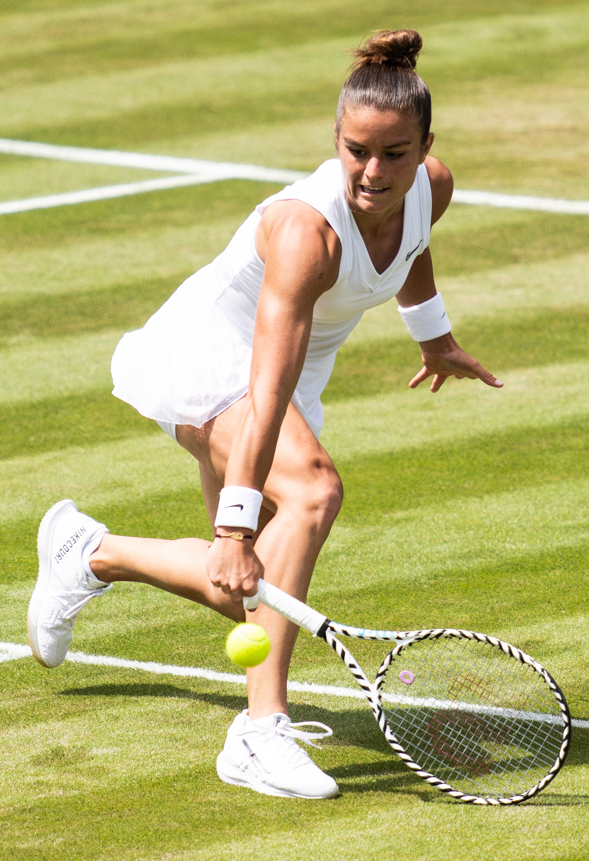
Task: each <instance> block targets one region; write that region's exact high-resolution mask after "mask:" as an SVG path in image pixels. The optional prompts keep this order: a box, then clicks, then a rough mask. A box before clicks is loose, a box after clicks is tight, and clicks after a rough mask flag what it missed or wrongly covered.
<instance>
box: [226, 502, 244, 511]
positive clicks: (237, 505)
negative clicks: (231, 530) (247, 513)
mask: <svg viewBox="0 0 589 861" xmlns="http://www.w3.org/2000/svg"><path fill="white" fill-rule="evenodd" d="M225 508H239V509H240V510H241V511H243V505H239V504H238V503H236V504H235V505H226V506H225Z"/></svg>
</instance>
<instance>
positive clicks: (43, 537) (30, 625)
mask: <svg viewBox="0 0 589 861" xmlns="http://www.w3.org/2000/svg"><path fill="white" fill-rule="evenodd" d="M72 505H73V506H74V508H76V511H77V507H76V504H75V503H74V502H73V501H72V500H71V499H62V500H61V501H60V502H56V503H55V505H53V506H52V507H51V508H50V509H49V511H48V512H47V514H46V515H45V517H44V518H43V520H42V521H41V524H40V526H39V532H38V535H37V554H38V556H39V576H38V577H37V583H36V585H35V589H34V591H33V594H32V596H31V600H30V603H29V610H28V613H27V633H28V637H29V645H30V647H31V651H32V653H33V657H34V658H35V660H36V661H38V662H39V663H40V664H41V666H42V667H46V668H47V669H48V670H52V669H54V668H55V667H57V666H59V664H47V663H46V662H45V661H44V660H43V658H42V656H41V649H40V647H39V641H38V639H37V617H38V615H39V609H40V607H41V605H42V603H43V600H44V598H45V593H46V592H47V587H48V585H49V573H50V570H51V565H50V557H49V549H48V548H49V547H50V546H51V538H52V533H53V531H54V529H55V525H56V522H57V520H58V517H59V516H61V514H62V513H63V511H65V509H66V508H69V507H70V506H72ZM60 663H61V662H60Z"/></svg>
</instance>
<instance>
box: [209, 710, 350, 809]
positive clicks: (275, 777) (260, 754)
mask: <svg viewBox="0 0 589 861" xmlns="http://www.w3.org/2000/svg"><path fill="white" fill-rule="evenodd" d="M301 726H316V727H320V728H321V729H322V730H323V732H320V733H317V732H305V731H303V730H300V729H298V727H301ZM328 735H332V730H331V729H330V728H329V727H328V726H325V724H322V723H317V722H316V721H306V722H305V723H291V721H290V718H289V717H288V716H287V715H285V714H280V713H278V714H273V715H269V716H268V717H265V718H260V719H258V720H255V721H253V720H250V718H249V717H248V714H247V711H243V712H242V713H241V714H239V715H237V717H236V718H235V720H234V721H233V723H232V724H231V726H230V727H229V730H228V732H227V740H226V742H225V747H224V748H223V750H222V751H221V753H220V754H219V756H218V757H217V774H218V775H219V777H220V778H221V780H223V781H224V782H225V783H232V784H235V785H236V786H247V787H249V788H250V789H255V790H256V792H261V793H263V794H264V795H282V796H286V797H287V798H333V797H334V796H335V795H339V789H338V785H337V783H336V782H335V780H334V779H333V778H332V777H329V775H328V774H324V772H323V771H321V769H320V768H318V767H317V766H316V765H315V763H314V762H313V761H312V760H311V759H310V758H309V756H308V754H307V753H306V751H304V750H302V749H301V748H300V747H299V746H298V744H297V743H296V741H295V739H299V740H300V741H302V742H304V743H305V744H310V745H312V746H313V747H319V745H317V744H314V743H313V741H311V739H313V738H324V737H325V736H328Z"/></svg>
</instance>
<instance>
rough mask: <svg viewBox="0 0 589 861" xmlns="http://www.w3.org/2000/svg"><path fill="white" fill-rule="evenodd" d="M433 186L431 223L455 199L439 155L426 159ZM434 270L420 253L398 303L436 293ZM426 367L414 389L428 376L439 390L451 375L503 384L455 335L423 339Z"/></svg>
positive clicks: (412, 384) (425, 298) (413, 383)
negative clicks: (467, 351) (466, 351)
mask: <svg viewBox="0 0 589 861" xmlns="http://www.w3.org/2000/svg"><path fill="white" fill-rule="evenodd" d="M425 165H426V168H427V172H428V174H429V178H430V183H431V188H432V225H433V224H435V222H436V221H438V220H439V219H440V218H441V217H442V215H443V214H444V212H445V211H446V209H447V208H448V206H449V204H450V200H451V199H452V190H453V185H454V184H453V181H452V174H451V173H450V171H449V170H448V168H447V167H446V166H445V165H444V164H442V162H441V161H438V159H436V158H432V157H431V156H428V157H427V158H426V160H425ZM436 292H437V291H436V285H435V282H434V271H433V266H432V258H431V254H430V250H429V248H426V249H425V251H424V252H423V254H420V255H419V257H417V258H416V259H415V261H414V263H413V266H412V267H411V270H410V272H409V275H408V276H407V280H406V281H405V283H404V284H403V287H402V288H401V289H400V290H399V292H398V293H397V302H398V303H399V305H400V306H401V307H402V308H410V307H413V306H415V305H421V304H422V303H423V302H427V301H428V299H433V297H434V296H435V295H436ZM419 344H420V347H421V360H422V362H423V368H422V369H421V371H420V372H419V373H418V374H416V376H415V377H413V379H412V380H411V382H410V383H409V386H410V388H412V389H414V388H416V386H418V385H419V384H420V383H422V382H423V381H424V380H426V379H427V378H428V377H433V378H434V379H433V381H432V384H431V386H430V390H431V391H432V392H437V391H438V390H439V389H440V387H441V386H443V384H444V382H445V381H446V380H447V379H448V377H457V378H458V379H463V378H464V377H467V378H468V379H471V380H476V379H478V380H482V381H483V383H485V384H486V385H487V386H492V387H493V388H501V386H502V385H503V383H502V382H501V381H500V380H498V379H497V378H496V377H494V376H493V374H492V373H491V372H490V371H487V370H485V368H483V366H482V365H481V364H480V363H479V362H477V360H476V359H473V357H472V356H469V355H468V353H465V352H464V350H463V349H462V348H461V347H460V346H459V345H458V344H457V343H456V341H455V340H454V338H453V337H452V334H451V333H450V332H448V334H447V335H441V336H440V337H438V338H432V339H431V340H429V341H420V342H419Z"/></svg>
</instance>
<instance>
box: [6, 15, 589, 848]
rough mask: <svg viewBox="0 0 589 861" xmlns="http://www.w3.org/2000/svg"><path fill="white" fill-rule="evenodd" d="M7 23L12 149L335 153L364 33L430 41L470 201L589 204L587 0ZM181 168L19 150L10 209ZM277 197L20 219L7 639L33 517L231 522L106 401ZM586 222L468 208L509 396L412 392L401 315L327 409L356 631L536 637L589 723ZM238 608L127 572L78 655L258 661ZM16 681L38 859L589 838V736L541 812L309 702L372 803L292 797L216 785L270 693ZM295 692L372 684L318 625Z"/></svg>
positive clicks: (441, 255) (306, 708) (187, 469)
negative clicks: (489, 196) (439, 770)
mask: <svg viewBox="0 0 589 861" xmlns="http://www.w3.org/2000/svg"><path fill="white" fill-rule="evenodd" d="M0 21H1V23H0V46H1V50H0V67H1V70H2V74H1V76H0V112H1V115H2V135H3V136H4V137H6V138H11V139H18V140H25V141H39V142H45V143H52V144H62V145H67V146H81V147H95V148H104V149H116V150H122V151H131V152H145V153H155V154H161V155H176V156H184V157H192V158H201V159H209V160H213V161H215V160H217V161H228V162H240V163H246V164H255V165H263V166H270V167H280V168H292V169H296V170H305V171H311V170H313V169H314V168H315V167H316V166H317V165H318V164H319V163H320V162H321V161H322V160H324V159H326V158H329V157H331V156H332V154H333V145H332V127H331V126H332V122H333V116H334V112H335V104H336V100H337V95H338V93H339V89H340V86H341V83H342V81H343V79H344V75H345V71H346V68H347V66H348V64H349V61H350V58H349V56H348V55H347V54H346V49H348V48H353V47H355V46H356V45H357V44H358V43H359V41H360V40H361V39H362V38H363V37H364V36H365V35H366V34H367V33H368V32H369V31H370V30H371V29H373V28H384V27H387V28H390V29H397V28H399V27H404V26H409V27H413V28H414V29H418V30H419V31H420V32H421V34H422V36H423V39H424V50H423V53H422V56H421V58H420V60H419V63H418V67H417V68H418V71H419V72H420V74H421V75H422V76H423V77H424V79H425V80H426V81H427V82H428V84H429V85H430V88H431V90H432V96H433V103H434V123H433V130H434V131H435V134H436V142H435V144H434V149H433V154H434V155H437V156H438V157H439V158H441V159H442V160H443V161H445V162H446V163H447V164H448V165H449V166H450V168H451V169H452V171H453V173H454V176H455V182H456V186H457V187H458V188H460V189H477V190H484V191H496V192H502V193H506V194H524V195H535V196H541V197H553V198H564V199H570V200H586V199H589V183H588V180H589V162H588V159H587V139H588V135H589V114H588V111H587V89H588V87H589V65H588V63H587V56H588V50H589V4H587V3H567V2H557V0H513V2H512V3H509V4H506V3H504V2H500V0H447V2H445V3H443V4H442V3H439V2H435V0H419V2H409V0H396V2H394V3H393V2H391V0H388V2H385V0H370V2H368V0H354V2H352V0H338V2H335V0H297V2H296V3H295V2H292V0H280V2H277V0H265V2H264V0H252V2H248V3H244V2H236V0H198V2H197V3H194V2H187V0H161V2H159V3H153V2H151V0H119V2H116V0H115V2H108V0H27V2H25V3H23V2H20V0H5V2H4V3H3V4H2V12H1V19H0ZM154 176H156V174H153V173H152V172H148V171H144V170H138V169H134V168H122V167H108V166H101V165H91V164H81V163H79V164H73V163H67V162H60V161H49V160H44V159H35V158H26V157H20V156H9V155H2V156H0V188H1V189H2V191H1V192H0V198H1V200H3V201H8V200H21V199H25V198H29V197H36V196H40V195H48V194H59V193H63V192H67V191H75V190H80V189H86V188H93V187H97V186H103V185H104V186H105V185H111V184H116V183H123V182H133V181H139V180H143V179H151V178H153V177H154ZM279 187H280V186H278V185H276V184H271V183H267V182H254V181H246V180H235V181H225V182H217V183H213V184H210V185H201V186H194V187H189V188H179V189H174V190H168V191H163V192H157V193H152V194H143V195H138V196H135V197H128V198H122V199H119V200H106V201H100V202H96V203H86V204H81V205H76V206H63V207H59V208H54V209H47V210H36V211H31V212H24V213H19V214H13V215H3V216H0V253H1V255H2V261H3V262H2V268H1V274H0V528H1V535H2V539H1V542H0V641H2V642H6V643H16V644H25V643H26V626H25V617H26V608H27V605H28V601H29V598H30V595H31V592H32V589H33V584H34V581H35V578H36V570H37V560H36V550H35V538H36V531H37V528H38V523H39V521H40V519H41V517H42V515H43V513H44V512H45V511H46V509H47V508H49V506H50V505H52V504H53V502H55V501H56V500H58V499H60V498H62V497H71V498H73V499H74V500H76V502H77V503H78V505H79V507H80V508H81V509H82V510H86V511H87V512H88V513H90V514H92V515H93V516H94V517H97V518H98V519H102V520H103V521H104V522H105V523H106V524H107V525H108V526H109V528H110V529H111V531H112V532H115V533H116V532H118V533H123V534H137V535H145V536H155V537H163V538H175V537H182V536H185V535H193V534H196V535H201V536H207V535H208V534H209V532H210V530H209V526H208V522H207V520H206V515H205V509H204V504H203V501H202V498H201V495H200V491H199V484H198V471H197V468H196V466H195V464H193V463H192V462H191V459H190V457H189V456H188V455H187V454H186V453H185V452H183V451H182V450H181V449H180V448H179V447H177V446H174V445H173V443H172V442H171V440H170V439H169V438H168V437H167V436H165V435H164V434H163V433H162V432H161V431H160V430H159V428H158V427H157V426H156V425H155V424H154V423H153V422H150V421H148V420H146V419H143V418H142V417H141V416H139V415H137V414H136V413H134V411H133V410H132V408H130V407H128V406H126V405H124V404H122V403H120V402H118V401H116V400H115V399H114V398H113V397H112V396H111V395H110V372H109V366H110V357H111V354H112V352H113V350H114V347H115V345H116V343H117V341H118V340H119V338H120V337H121V335H122V333H123V332H124V331H127V330H130V329H133V328H137V327H139V326H141V325H143V323H144V322H145V321H146V319H147V318H148V317H149V316H150V314H151V313H152V312H153V311H154V310H155V309H156V308H157V307H159V305H160V304H161V303H162V302H163V301H164V300H165V298H166V297H167V296H168V295H169V294H170V293H171V292H172V291H173V290H174V289H175V288H176V287H177V286H178V284H180V283H181V281H182V280H184V278H186V277H187V276H188V275H190V274H191V273H192V272H193V271H195V270H196V269H197V268H199V267H200V266H202V265H204V264H205V263H207V262H208V261H209V260H211V259H212V258H213V257H214V256H215V255H216V254H217V253H218V252H219V251H220V250H221V249H222V248H223V247H224V246H225V244H226V243H227V241H228V240H229V238H230V237H231V235H232V234H233V232H234V231H235V229H236V228H237V227H238V225H239V224H240V223H241V221H242V220H243V219H244V218H245V217H246V216H247V215H248V214H249V212H250V211H251V209H252V208H253V206H254V205H255V204H256V203H258V202H259V201H260V200H262V199H263V198H264V197H267V196H268V195H270V194H271V193H273V192H274V191H276V190H278V188H279ZM588 227H589V220H588V219H587V217H586V216H575V215H563V214H550V213H545V212H534V211H525V210H510V209H500V208H493V207H484V206H465V205H458V204H452V205H451V207H450V209H449V210H448V212H447V214H446V215H445V217H444V218H443V219H442V221H441V223H440V224H439V225H438V226H437V227H436V228H435V230H434V233H433V238H432V254H433V258H434V266H435V269H436V273H437V282H438V288H439V290H440V291H441V292H442V294H443V296H444V299H445V302H446V307H447V308H448V312H449V316H450V318H451V319H452V321H453V324H454V330H455V334H456V335H457V337H458V339H459V341H460V343H461V344H462V345H463V346H464V347H465V348H466V349H467V350H468V351H470V352H472V353H473V354H474V355H476V356H477V358H478V359H479V360H480V361H481V362H482V364H483V365H485V366H487V367H489V369H490V370H492V371H493V372H494V373H495V374H496V375H497V376H498V377H499V378H500V379H503V380H504V381H505V388H504V389H503V390H501V391H494V390H490V389H487V388H485V387H483V386H482V384H475V383H472V382H467V381H451V382H450V383H448V384H446V385H445V386H444V388H443V389H442V391H440V392H439V393H438V394H437V395H435V396H434V395H432V394H431V393H430V392H429V391H428V390H427V388H424V387H421V388H420V389H418V390H417V391H410V390H409V389H408V388H407V382H408V380H409V379H410V378H411V376H412V375H413V374H414V373H415V372H416V370H417V369H418V368H419V367H420V365H419V361H418V360H419V354H418V351H417V350H416V347H415V345H414V344H413V342H412V341H411V339H410V338H409V336H408V334H407V333H406V331H405V329H404V327H403V324H402V322H401V320H400V317H399V314H398V313H397V311H396V303H389V305H385V306H381V307H380V308H378V309H376V310H374V311H371V312H369V313H368V314H367V315H366V316H365V317H364V319H363V321H362V323H361V324H360V326H359V327H358V329H357V330H356V331H355V332H354V333H353V335H352V337H351V338H350V340H349V342H348V343H347V344H346V345H345V346H344V348H343V349H342V350H341V354H340V357H339V359H338V363H337V365H336V370H335V373H334V376H333V378H332V380H331V382H330V384H329V387H328V389H327V391H326V394H325V399H324V400H325V404H326V425H325V430H324V434H323V436H322V442H323V443H324V445H325V446H326V448H327V450H328V451H329V452H330V454H331V455H332V456H333V458H334V460H335V462H336V465H337V467H338V469H339V470H340V472H341V475H342V477H343V480H344V486H345V489H346V500H345V503H344V508H343V510H342V513H341V515H340V517H339V518H338V521H337V522H336V526H335V528H334V530H333V533H332V536H331V538H330V540H329V542H328V544H327V546H326V547H325V549H324V552H323V554H322V556H321V557H320V560H319V564H318V566H317V570H316V575H315V577H314V580H313V583H312V586H311V592H310V603H311V604H312V605H313V606H315V607H316V608H317V609H318V610H321V611H323V612H325V613H326V614H327V615H329V616H331V617H332V618H335V619H337V620H338V621H342V622H350V623H352V624H357V625H366V626H370V627H396V628H400V629H409V628H413V627H429V626H432V627H435V626H456V627H466V628H472V629H474V630H481V631H483V632H485V633H491V634H495V635H497V636H500V637H502V638H503V639H506V640H508V641H511V642H513V643H515V644H516V645H518V646H520V647H521V648H523V649H524V650H526V651H528V652H529V653H531V654H532V655H533V656H534V657H536V658H537V659H538V660H539V661H541V662H542V663H543V664H544V665H545V666H546V667H547V669H548V670H549V671H550V672H551V673H552V674H553V675H554V676H555V677H556V679H557V680H558V681H559V683H560V684H561V686H562V687H563V690H564V692H565V694H566V696H567V699H568V701H569V705H570V707H571V712H572V714H573V717H574V718H576V719H583V720H587V719H589V673H588V670H587V654H588V651H589V633H588V630H589V628H588V622H589V598H588V594H589V590H588V586H589V577H588V574H587V562H588V557H589V550H588V541H587V539H588V534H589V529H588V524H587V504H588V502H589V479H588V474H587V473H588V471H587V427H588V424H587V423H588V418H589V399H588V397H587V376H588V372H589V355H588V349H587V325H588V322H589V301H588V298H587V286H586V283H587V279H586V272H587V266H588V263H589V251H588V249H587V228H588ZM230 627H231V625H230V623H229V622H228V621H226V620H223V619H221V618H220V617H216V616H214V615H213V614H212V613H210V612H209V611H207V610H205V609H204V608H201V607H199V606H193V605H191V604H190V603H188V602H186V601H183V600H181V599H179V598H175V597H173V596H171V595H167V594H165V593H163V592H158V591H156V590H153V589H152V590H150V589H149V588H146V587H141V586H132V585H130V584H119V585H117V586H116V588H115V589H114V590H112V592H110V593H109V594H108V595H107V596H105V597H104V598H103V599H102V600H100V601H95V602H92V603H91V604H90V605H89V606H88V607H87V608H85V609H84V610H83V611H82V613H81V615H80V617H79V619H78V622H77V624H76V629H75V635H74V644H73V648H74V649H75V650H77V651H83V652H85V653H87V654H89V655H107V656H113V657H119V658H124V659H128V660H136V661H154V662H159V663H163V664H174V665H180V666H188V667H204V668H209V669H212V670H217V671H220V672H225V673H232V672H234V671H235V668H234V667H233V666H232V665H231V664H230V663H229V661H228V660H227V658H226V657H225V656H224V653H223V642H224V638H225V637H226V635H227V633H228V631H229V629H230ZM351 646H352V651H353V652H354V651H356V650H355V648H354V646H355V644H351ZM384 651H386V650H383V649H382V647H381V649H380V650H379V659H380V658H381V657H382V655H383V653H384ZM3 654H4V655H5V654H6V653H2V652H1V651H0V657H3ZM360 658H361V659H362V656H360ZM375 660H376V659H375ZM368 666H369V667H370V666H371V665H370V662H369V664H368ZM0 678H1V684H0V697H1V703H2V709H1V712H0V739H1V742H0V746H1V750H2V766H3V767H2V771H1V777H0V781H1V791H0V820H1V822H2V827H1V833H0V857H2V858H7V859H10V861H33V859H35V861H61V859H67V861H209V859H210V861H213V859H214V861H220V859H223V861H225V859H227V861H233V859H235V858H239V859H240V861H260V859H267V858H273V859H277V861H299V859H303V858H304V859H306V861H324V859H330V858H331V859H334V861H356V859H367V861H372V859H380V858H382V857H383V856H385V855H386V856H388V857H397V856H398V857H402V858H404V859H406V861H421V859H428V861H442V859H444V861H446V859H448V861H474V859H477V861H512V859H514V858H518V859H519V861H537V860H538V859H542V861H580V859H586V858H589V836H588V835H589V815H588V809H589V808H588V801H589V792H588V787H589V730H587V729H576V732H575V735H574V739H573V744H572V750H571V753H570V755H569V759H568V762H567V765H566V766H565V768H564V769H563V771H562V772H561V773H560V775H558V776H557V778H556V780H555V781H554V783H552V784H551V785H550V787H549V788H548V789H547V790H546V791H545V792H544V793H542V794H541V795H540V796H538V797H537V798H536V799H534V800H533V801H531V802H530V803H528V804H525V805H522V806H520V807H515V808H512V809H486V808H484V809H473V808H470V807H462V806H460V805H459V804H456V803H453V802H451V801H450V800H448V799H446V798H444V797H443V796H442V795H441V793H439V792H436V791H435V790H433V789H430V788H428V787H427V786H426V785H425V784H424V783H423V781H421V780H419V779H418V778H416V777H414V776H413V775H412V774H411V773H410V772H409V771H408V770H406V769H405V767H404V766H403V765H402V764H401V763H400V762H399V761H397V759H396V758H394V757H393V755H392V754H391V753H390V752H389V749H388V746H387V745H386V743H385V741H384V739H383V738H382V737H381V734H380V732H379V730H378V728H377V727H376V724H375V723H374V720H373V717H372V715H371V713H370V711H369V709H368V708H367V707H366V706H364V705H363V704H362V703H361V702H359V701H357V700H352V699H350V700H346V699H341V698H340V699H338V698H335V697H327V696H324V697H320V696H316V695H307V694H301V693H293V694H292V697H291V700H292V715H293V720H320V721H323V722H325V723H327V724H328V725H330V726H332V727H333V729H334V737H333V738H332V739H330V740H329V742H328V743H326V744H325V746H324V748H323V750H322V751H321V752H316V753H317V755H316V756H315V757H314V758H315V759H316V761H317V762H318V764H319V765H320V766H321V767H322V768H324V769H325V770H327V771H328V772H329V773H330V774H332V775H333V776H334V777H335V778H336V780H337V781H338V783H339V785H340V788H341V790H342V796H341V798H339V799H337V800H334V801H329V802H305V801H289V800H287V799H280V798H268V797H263V796H260V795H257V794H255V793H253V792H249V791H246V790H241V789H238V788H236V787H229V786H226V785H224V784H222V783H221V782H220V781H219V780H218V779H217V777H216V774H215V768H214V763H215V758H216V755H217V753H218V751H219V750H220V749H221V747H222V744H223V741H224V736H225V732H226V728H227V726H228V725H229V723H230V722H231V720H232V719H233V716H234V714H235V713H236V712H237V711H238V710H240V709H241V708H243V707H244V705H245V689H244V688H243V687H242V686H240V685H232V684H222V683H218V682H213V681H207V680H204V679H198V678H180V677H174V676H171V675H155V674H152V673H147V672H144V671H138V670H132V669H128V668H113V667H100V666H92V665H83V664H75V663H71V662H66V663H65V664H64V665H63V666H62V667H60V668H59V669H57V670H54V671H47V670H44V669H43V668H41V667H40V666H39V665H37V664H36V663H35V662H34V661H33V659H32V658H30V657H25V658H20V659H18V660H3V661H2V662H1V663H0ZM291 678H292V679H294V680H297V681H309V682H319V683H324V684H338V685H346V686H349V687H351V686H352V680H351V677H348V676H347V675H346V672H345V670H343V668H340V665H339V661H338V659H337V658H336V657H335V656H334V655H332V654H331V653H330V651H329V650H328V649H327V648H326V647H325V645H324V644H322V643H318V642H316V641H313V640H312V639H311V638H310V637H308V635H306V634H304V633H303V634H302V635H301V637H300V639H299V643H298V645H297V649H296V651H295V657H294V661H293V665H292V671H291Z"/></svg>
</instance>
